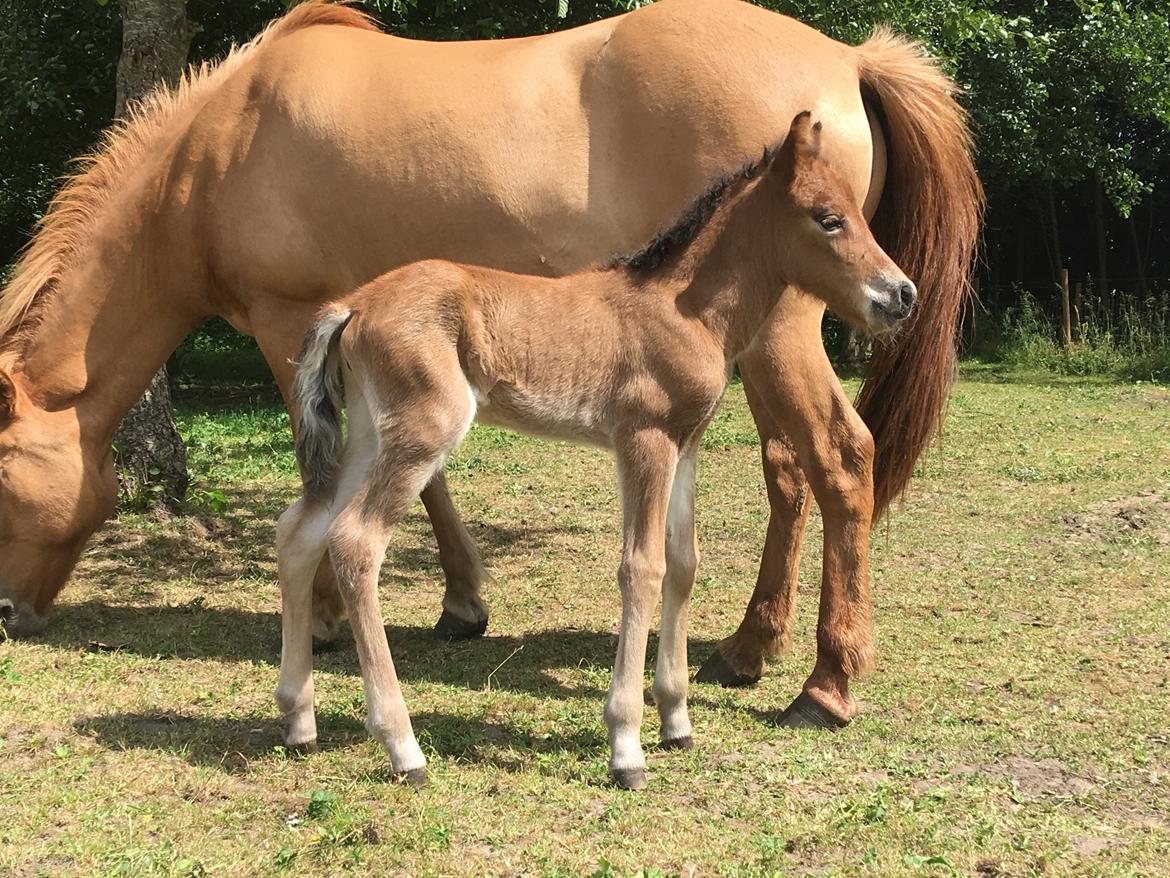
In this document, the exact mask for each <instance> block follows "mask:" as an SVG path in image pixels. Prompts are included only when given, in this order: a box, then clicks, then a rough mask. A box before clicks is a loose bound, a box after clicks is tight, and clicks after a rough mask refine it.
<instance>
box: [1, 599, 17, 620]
mask: <svg viewBox="0 0 1170 878" xmlns="http://www.w3.org/2000/svg"><path fill="white" fill-rule="evenodd" d="M15 615H16V605H15V604H14V603H12V601H10V600H8V599H7V598H0V622H4V623H7V622H11V621H12V618H13V617H14V616H15Z"/></svg>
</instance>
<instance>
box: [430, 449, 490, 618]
mask: <svg viewBox="0 0 1170 878" xmlns="http://www.w3.org/2000/svg"><path fill="white" fill-rule="evenodd" d="M422 501H423V505H424V506H426V509H427V516H428V517H429V518H430V519H431V527H432V528H433V529H434V532H435V540H436V542H437V543H438V544H439V563H440V564H442V565H443V575H444V577H445V579H446V581H447V586H446V590H445V591H444V593H443V613H442V615H441V616H439V621H438V622H437V623H436V624H435V634H436V635H437V636H438V637H440V638H442V639H443V640H463V639H466V638H470V637H479V636H480V635H481V634H483V633H484V631H486V630H487V623H488V608H487V605H486V604H485V603H484V602H483V599H482V598H481V597H480V589H481V587H482V586H483V585H484V584H485V583H487V582H490V581H491V576H490V575H489V574H488V572H487V570H486V569H484V566H483V561H482V560H481V559H480V557H479V550H478V549H476V547H475V543H474V542H472V539H471V534H469V533H468V532H467V528H466V527H465V526H464V524H463V520H462V519H461V518H460V517H459V512H458V511H457V510H456V509H455V504H454V503H452V502H451V494H450V492H449V491H448V489H447V479H446V477H445V476H444V475H443V473H442V472H439V473H436V474H435V477H434V478H433V479H431V481H430V483H429V484H428V485H427V486H426V487H425V488H423V491H422Z"/></svg>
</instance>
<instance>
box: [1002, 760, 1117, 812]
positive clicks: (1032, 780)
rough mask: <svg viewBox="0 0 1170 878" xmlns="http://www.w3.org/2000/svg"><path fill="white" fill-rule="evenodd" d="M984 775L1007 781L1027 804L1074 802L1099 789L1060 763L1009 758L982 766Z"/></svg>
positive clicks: (1057, 761) (1058, 761) (1056, 761)
mask: <svg viewBox="0 0 1170 878" xmlns="http://www.w3.org/2000/svg"><path fill="white" fill-rule="evenodd" d="M982 771H983V773H984V774H988V775H991V776H992V777H1002V778H1007V779H1008V780H1010V781H1011V783H1012V788H1013V789H1014V790H1015V792H1016V796H1017V797H1018V798H1019V799H1020V800H1023V801H1038V800H1040V799H1044V798H1057V799H1070V798H1074V797H1076V796H1083V795H1085V794H1086V793H1089V792H1091V791H1092V790H1093V789H1094V788H1095V787H1094V784H1093V782H1092V781H1090V780H1086V779H1085V778H1083V777H1079V776H1078V775H1075V774H1073V773H1072V772H1071V771H1069V770H1068V769H1067V768H1066V767H1065V766H1064V764H1063V763H1062V762H1061V761H1060V760H1058V759H1029V758H1028V757H1026V756H1009V757H1008V758H1007V759H1004V760H1002V761H1000V762H996V763H993V764H991V765H984V766H982Z"/></svg>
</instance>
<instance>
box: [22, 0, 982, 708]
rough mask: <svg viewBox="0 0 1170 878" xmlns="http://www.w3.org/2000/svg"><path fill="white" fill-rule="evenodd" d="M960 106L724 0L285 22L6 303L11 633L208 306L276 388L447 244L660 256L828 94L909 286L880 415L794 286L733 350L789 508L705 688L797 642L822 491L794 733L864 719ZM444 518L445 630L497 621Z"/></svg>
mask: <svg viewBox="0 0 1170 878" xmlns="http://www.w3.org/2000/svg"><path fill="white" fill-rule="evenodd" d="M952 89H953V86H952V84H951V83H950V82H949V80H948V79H947V78H946V77H945V76H943V75H942V74H941V73H940V72H939V71H938V69H937V68H936V67H935V65H934V64H932V63H931V62H930V61H929V60H927V59H926V58H925V57H924V56H923V54H922V52H921V50H920V49H919V48H918V47H916V46H914V45H913V44H910V43H908V42H906V41H904V40H900V39H898V38H896V37H893V36H890V35H889V34H886V33H879V34H876V35H875V36H874V37H873V38H871V39H870V40H868V41H866V42H865V43H863V44H862V45H861V46H857V47H849V46H845V45H842V44H840V43H836V42H834V41H832V40H830V39H828V38H826V37H824V36H822V35H821V34H818V33H817V32H815V31H813V30H811V29H809V28H807V27H805V26H803V25H801V24H799V23H797V22H795V21H792V20H791V19H787V18H784V17H782V16H779V15H776V14H774V13H771V12H767V11H765V10H762V9H759V8H757V7H753V6H751V5H749V4H747V3H740V2H733V0H663V2H660V3H655V4H653V5H650V6H647V7H644V8H642V9H639V10H637V11H635V12H632V13H629V14H627V15H621V16H617V17H615V18H611V19H608V20H605V21H600V22H596V23H594V24H590V25H586V26H584V27H580V28H576V29H574V30H570V31H565V32H563V33H556V34H550V35H547V36H541V37H535V38H531V39H524V40H500V41H488V42H470V43H423V42H415V41H411V40H404V39H399V38H395V37H391V36H387V35H384V34H381V33H379V32H378V31H377V28H376V27H375V25H373V24H372V23H371V21H370V20H369V19H368V18H366V17H365V16H363V15H362V14H360V13H359V12H357V11H355V10H352V9H348V8H346V7H344V6H334V5H329V4H323V3H320V2H309V3H305V4H303V5H301V6H298V7H295V8H294V9H292V10H291V11H290V12H289V13H288V14H287V15H285V16H284V17H283V18H281V19H279V20H277V21H276V22H275V23H274V24H273V25H272V26H270V27H269V29H268V30H267V31H266V32H265V33H264V34H263V35H262V37H261V38H259V39H257V40H255V41H253V42H252V43H250V44H248V45H247V46H245V47H243V48H241V49H239V50H237V51H235V52H233V53H232V54H231V55H230V56H229V57H228V58H227V59H225V60H224V61H223V62H222V63H220V64H219V65H218V66H216V67H214V68H206V67H205V68H203V69H200V70H197V71H194V72H193V73H192V74H191V75H190V76H189V77H188V78H187V80H186V81H185V82H184V83H183V84H182V85H181V86H180V87H179V88H177V89H175V90H174V91H171V92H167V91H163V92H159V93H158V94H157V95H156V96H155V97H154V98H153V99H152V100H150V101H148V102H147V103H146V104H145V105H144V106H143V107H142V108H141V109H140V110H139V111H138V113H137V114H136V115H135V116H134V118H133V119H131V120H130V121H129V122H128V123H127V124H126V125H124V126H122V127H119V128H116V129H114V130H113V131H112V132H111V133H110V134H109V135H108V137H107V138H106V140H105V142H104V143H103V144H102V145H101V146H100V147H99V149H98V150H97V152H96V153H95V155H94V156H93V157H91V159H90V160H89V163H88V166H87V167H86V168H85V169H84V170H82V171H81V172H80V173H78V174H77V175H75V176H74V177H73V178H72V179H71V180H69V181H68V182H67V183H66V184H65V186H64V187H63V189H62V190H61V192H60V193H59V194H58V196H57V198H56V199H55V201H54V203H53V205H52V207H51V209H50V210H49V212H48V214H47V215H46V217H45V219H44V221H43V222H42V224H41V226H40V228H39V230H38V232H37V234H36V236H35V238H34V239H33V241H32V244H31V246H30V247H29V249H28V251H27V252H26V253H25V254H24V256H23V258H22V259H21V262H20V264H19V265H18V266H17V268H16V272H15V274H14V276H13V278H12V281H11V283H10V284H9V285H8V287H7V289H6V290H5V291H4V293H3V297H2V298H0V614H2V615H3V616H4V617H6V621H7V627H8V630H9V631H10V632H12V633H17V634H19V633H22V632H28V631H33V630H35V629H36V628H37V627H38V626H39V625H41V624H43V621H44V616H45V613H46V612H47V610H48V608H49V606H50V604H51V603H52V601H53V599H54V598H55V597H56V595H57V593H58V592H59V591H60V589H61V588H62V586H63V585H64V584H65V582H66V580H67V578H68V576H69V573H70V571H71V569H72V568H73V565H74V563H75V561H76V559H77V557H78V555H79V554H80V552H81V549H82V547H83V546H84V545H85V542H86V540H87V539H88V538H89V536H90V534H91V533H92V532H93V531H94V530H95V529H96V528H97V527H98V526H99V525H100V524H101V522H102V521H103V520H104V519H105V518H106V517H107V516H108V515H109V514H110V513H111V511H112V509H113V506H114V499H115V495H116V483H115V478H114V469H113V464H112V462H111V455H110V442H111V438H112V436H113V433H114V429H115V427H116V426H117V424H118V422H119V420H120V418H121V417H122V415H123V414H124V413H125V412H126V411H127V409H129V407H130V406H131V404H132V403H133V402H134V400H135V399H137V397H138V396H139V395H140V394H141V392H142V391H143V389H144V388H145V387H146V386H147V384H148V383H149V381H150V378H151V376H152V375H153V374H154V372H155V370H156V369H157V368H158V367H159V366H160V365H161V364H162V363H163V362H164V361H165V360H166V358H167V356H169V355H170V353H171V352H172V351H173V350H174V349H175V347H176V346H177V345H178V344H179V342H180V341H181V340H182V338H183V337H184V336H185V335H186V334H187V333H188V332H189V331H190V330H191V329H192V328H193V327H194V326H196V325H197V324H198V323H199V321H201V320H202V319H204V318H205V317H207V316H209V315H215V314H218V315H221V316H223V317H225V318H226V319H228V320H229V321H230V322H231V323H232V324H233V325H234V326H235V327H236V328H237V329H239V330H241V331H242V332H245V333H248V334H250V335H254V336H255V337H256V339H257V341H258V342H259V345H260V348H261V350H262V351H263V352H264V355H265V357H266V359H267V360H268V363H269V364H270V366H271V367H272V370H273V373H274V374H275V376H276V380H277V382H278V383H279V385H280V387H281V390H282V391H283V392H284V393H285V394H286V398H287V394H288V392H289V390H290V387H291V382H292V368H291V366H290V365H289V360H290V358H292V357H295V355H296V352H297V349H298V345H299V344H300V341H301V339H302V337H303V336H304V332H305V329H306V327H308V325H309V323H310V321H311V320H312V316H313V314H314V313H315V311H316V310H317V308H318V307H319V306H320V305H321V304H322V303H324V302H326V301H329V300H330V299H333V298H335V297H337V296H340V295H342V294H344V293H346V292H348V291H349V290H352V289H353V288H355V287H356V286H358V285H359V284H361V283H364V282H366V281H368V280H370V279H372V278H374V277H377V276H378V275H380V274H382V273H383V272H385V271H386V270H388V269H390V268H393V267H395V266H397V265H403V264H405V263H408V262H412V261H415V260H418V259H422V258H427V257H441V258H448V259H454V260H458V261H460V262H465V263H471V264H477V265H490V266H493V267H497V268H503V269H508V270H512V271H518V272H524V273H527V274H543V275H564V274H569V273H571V272H574V271H578V270H580V269H581V268H583V267H584V266H586V265H589V264H590V263H593V262H596V261H599V260H602V259H604V258H606V257H607V256H608V255H610V254H612V253H618V252H624V251H628V250H630V249H632V248H633V247H635V246H637V245H639V244H640V243H641V242H643V241H645V240H647V239H648V238H649V237H650V236H651V234H653V232H654V230H655V229H657V228H660V227H661V226H662V225H663V223H664V222H666V221H668V220H669V219H670V218H671V217H673V216H677V215H678V213H679V211H680V210H681V209H682V207H683V206H684V203H685V201H686V199H687V197H688V196H689V194H691V193H694V192H697V191H699V190H700V189H701V188H702V187H703V185H704V184H705V183H706V181H708V180H709V179H711V177H712V176H713V175H714V174H716V173H718V172H719V171H721V170H722V169H724V168H726V167H727V166H728V165H729V164H730V163H733V162H735V161H738V160H739V159H740V158H741V157H742V156H744V155H748V154H751V153H753V152H754V151H755V150H757V149H758V148H759V146H760V144H763V143H771V142H774V141H775V140H776V139H777V137H778V136H779V135H780V134H781V133H783V132H784V131H786V130H787V128H788V124H789V122H790V121H791V119H792V117H793V116H794V115H795V114H796V113H797V112H799V111H800V110H803V109H806V108H811V109H813V110H814V111H815V113H816V115H817V118H819V119H821V120H823V121H824V122H825V125H826V132H825V138H824V144H823V147H822V149H823V152H824V155H825V158H826V159H827V160H828V161H830V162H831V163H832V164H833V166H834V167H835V168H837V169H838V171H839V173H841V174H842V176H843V177H844V178H845V180H846V181H847V182H848V183H849V184H850V186H851V187H852V189H853V191H854V192H856V193H857V195H858V198H859V200H861V202H862V207H863V211H864V213H865V215H866V216H867V217H869V218H871V219H872V224H873V228H874V231H875V235H876V237H877V240H878V241H879V242H881V244H882V245H883V246H884V248H885V249H886V251H887V252H888V253H889V254H890V256H891V257H892V258H893V259H894V260H895V261H896V262H897V264H898V265H900V266H901V267H902V268H903V270H905V271H906V272H907V273H908V274H909V275H911V276H912V277H913V278H914V279H915V281H916V282H917V283H918V287H919V292H920V300H919V305H918V307H917V309H916V311H915V314H914V316H913V317H912V318H911V319H910V320H909V321H908V325H907V326H906V327H905V328H904V329H903V331H902V332H901V333H900V334H899V337H898V340H897V341H896V342H894V343H891V344H887V345H881V346H879V347H878V349H877V353H876V355H875V357H874V358H873V360H872V362H871V365H870V369H869V374H868V376H867V378H866V382H865V385H864V388H863V390H862V393H861V398H860V400H859V410H860V413H861V415H862V417H863V418H864V420H865V424H867V425H868V429H867V427H866V426H865V425H863V424H862V422H861V420H859V419H858V418H857V417H856V414H855V412H854V410H853V407H852V406H851V405H850V402H849V400H848V399H847V398H846V396H845V394H844V393H843V392H842V389H841V386H840V384H839V383H838V381H837V379H836V377H835V375H834V374H833V371H832V369H831V368H830V365H829V362H828V359H827V357H826V356H825V352H824V349H823V347H822V345H821V341H820V324H821V318H822V315H823V312H824V307H825V306H824V302H823V301H822V300H821V299H818V298H816V297H814V296H810V295H808V294H806V293H804V292H803V291H801V290H800V289H799V288H797V287H795V286H791V287H788V288H786V289H785V290H783V291H782V292H781V293H780V299H779V301H778V303H777V306H776V308H775V309H773V313H772V317H771V319H770V321H769V324H768V326H767V327H766V329H765V331H764V332H763V334H762V336H761V339H760V341H759V342H758V343H757V344H755V345H753V347H752V348H751V349H749V350H748V351H746V352H744V354H743V355H742V356H741V357H740V358H739V359H738V361H737V364H738V367H739V369H740V372H741V374H742V375H743V378H744V384H745V388H746V391H747V395H748V400H749V403H750V405H751V408H752V412H753V415H754V417H755V419H756V423H757V425H758V426H759V431H760V438H761V445H762V451H763V462H764V471H765V476H766V479H767V485H768V495H769V502H770V505H771V519H770V522H769V525H768V531H767V538H766V541H765V544H764V553H763V562H762V564H761V567H760V575H759V579H758V581H757V583H756V588H755V592H754V594H753V595H752V599H751V603H750V604H749V606H748V610H747V613H746V615H745V617H744V620H743V623H742V625H741V626H740V628H739V630H738V631H737V632H736V633H735V634H734V635H733V636H731V637H730V638H728V639H727V640H725V641H723V642H722V643H721V644H720V646H719V648H718V651H717V652H716V653H715V654H714V655H713V656H712V657H711V658H710V660H709V661H708V662H707V664H706V665H705V666H704V667H703V669H702V670H701V672H700V677H701V678H702V679H708V680H717V681H719V682H722V683H724V684H744V683H748V682H753V681H754V680H756V679H758V678H759V676H760V674H761V673H762V671H763V667H764V661H765V659H766V658H768V657H770V656H774V655H777V654H778V653H779V652H780V651H781V650H782V649H784V648H785V647H786V646H787V644H788V642H789V638H790V632H791V626H792V609H793V606H794V600H795V595H796V582H797V570H798V566H799V565H798V556H799V550H800V543H801V538H802V534H803V531H804V526H805V521H806V518H807V515H808V510H809V503H810V495H809V491H808V488H809V487H811V494H812V496H815V498H816V500H817V502H818V504H819V505H820V507H821V510H822V513H823V516H824V522H825V537H826V539H825V542H826V546H827V547H828V548H827V551H826V553H825V564H824V574H823V581H822V587H821V612H820V624H819V626H818V630H817V661H816V666H815V668H814V670H813V673H812V675H811V676H810V678H809V680H808V682H807V683H806V685H805V691H806V694H807V695H808V696H809V697H810V698H811V703H812V704H815V705H816V709H815V710H813V711H811V712H809V711H803V712H793V713H790V714H788V715H787V718H786V720H785V721H786V722H791V723H794V724H799V723H801V722H811V723H813V724H820V725H833V724H840V723H843V722H845V721H847V720H848V719H849V718H850V716H851V715H852V712H853V705H852V703H851V700H850V696H849V691H848V683H849V679H850V677H852V676H854V675H856V674H858V673H860V672H862V671H864V670H865V669H866V667H867V666H868V665H869V663H870V658H871V655H872V645H871V635H870V627H869V618H870V613H869V599H868V583H867V571H866V554H867V546H868V539H869V532H870V526H871V522H872V520H873V517H874V516H875V515H877V514H880V513H881V512H882V510H884V509H885V508H886V506H887V504H888V503H889V501H890V499H891V498H892V497H894V496H896V495H897V494H898V493H899V492H900V491H901V490H902V489H903V487H904V486H905V484H906V482H907V480H908V479H909V477H910V474H911V471H912V468H913V464H914V461H915V460H916V458H917V457H918V455H919V453H920V452H921V451H922V449H923V448H924V447H925V445H926V443H927V442H928V441H929V438H930V436H931V434H932V432H933V429H934V427H935V425H936V422H937V419H938V416H939V412H940V411H941V409H942V406H943V402H944V400H945V397H946V394H947V391H948V388H949V384H950V381H951V375H952V371H953V340H954V334H955V328H956V318H957V315H958V312H959V310H960V307H961V304H962V302H963V300H964V296H965V295H966V289H967V280H968V275H969V271H970V268H971V262H972V255H973V252H974V247H975V242H976V237H977V232H978V225H979V217H980V209H981V191H980V187H979V183H978V180H977V178H976V176H975V172H974V169H973V166H972V163H971V159H970V155H969V142H968V132H967V128H966V124H965V117H964V114H963V112H962V110H961V109H960V108H959V106H958V105H957V104H956V103H955V101H954V100H953V98H952V97H951V91H952ZM845 316H849V315H845ZM871 433H872V436H871ZM423 501H424V503H425V504H426V507H427V511H428V513H429V514H430V516H431V521H432V524H433V526H434V528H435V533H436V537H437V538H438V541H439V552H440V560H441V562H442V565H443V570H444V572H445V575H446V580H447V591H446V594H445V596H444V598H443V607H444V615H443V625H442V628H441V630H442V632H443V633H446V634H474V633H477V632H480V631H482V630H483V626H484V625H485V624H486V620H487V609H486V607H485V605H484V603H483V601H482V600H481V598H480V595H479V589H480V584H481V583H482V582H483V581H484V579H485V577H486V573H485V571H484V567H483V565H482V563H481V562H480V560H479V556H478V553H477V552H476V550H475V547H474V545H473V544H472V542H471V539H470V537H469V536H468V533H467V531H466V529H465V528H464V527H463V525H462V523H461V522H460V520H459V518H458V515H457V514H456V512H455V510H454V508H453V506H452V504H451V501H450V498H449V497H448V494H447V491H446V486H445V483H444V481H443V478H442V476H441V474H440V475H439V476H437V477H436V478H435V479H434V480H433V481H432V482H431V483H430V485H428V486H427V488H426V489H425V490H424V491H423ZM343 613H344V609H343V604H342V601H341V599H340V596H339V594H338V592H337V589H336V585H335V584H334V583H333V579H332V574H331V571H330V569H329V568H328V565H324V566H323V567H322V569H321V571H320V572H319V574H318V581H317V586H316V588H315V591H314V617H315V619H314V625H315V632H316V633H317V634H318V635H320V636H326V637H327V636H331V635H333V634H335V633H336V631H337V628H338V625H339V623H340V619H341V617H342V615H343ZM806 701H808V699H806ZM802 717H804V719H802Z"/></svg>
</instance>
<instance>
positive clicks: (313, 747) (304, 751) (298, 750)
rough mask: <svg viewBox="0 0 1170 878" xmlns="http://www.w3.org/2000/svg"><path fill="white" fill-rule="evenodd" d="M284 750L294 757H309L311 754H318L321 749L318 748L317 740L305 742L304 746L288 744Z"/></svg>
mask: <svg viewBox="0 0 1170 878" xmlns="http://www.w3.org/2000/svg"><path fill="white" fill-rule="evenodd" d="M284 749H285V750H286V751H288V753H289V754H291V755H293V756H308V755H309V754H310V753H316V752H318V751H319V750H320V749H321V748H320V747H318V746H317V740H316V738H314V739H313V740H312V741H305V742H304V743H303V744H286V745H285V747H284Z"/></svg>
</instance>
